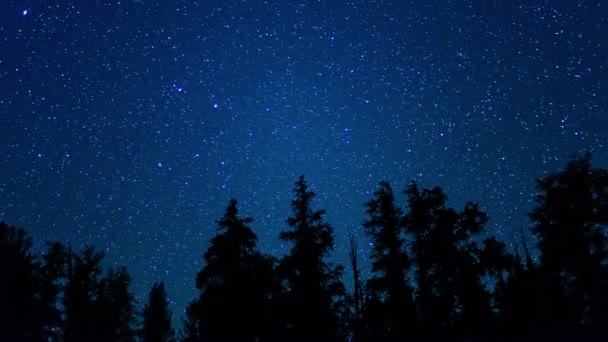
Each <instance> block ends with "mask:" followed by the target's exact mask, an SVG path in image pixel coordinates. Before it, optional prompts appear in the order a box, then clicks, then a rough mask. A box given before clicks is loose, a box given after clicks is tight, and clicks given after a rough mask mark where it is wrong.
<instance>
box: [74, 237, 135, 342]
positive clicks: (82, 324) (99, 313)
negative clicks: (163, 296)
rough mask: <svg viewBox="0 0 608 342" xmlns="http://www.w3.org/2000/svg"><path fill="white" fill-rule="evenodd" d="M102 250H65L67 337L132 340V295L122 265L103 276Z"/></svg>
mask: <svg viewBox="0 0 608 342" xmlns="http://www.w3.org/2000/svg"><path fill="white" fill-rule="evenodd" d="M103 258H104V253H103V252H96V251H95V249H94V248H93V247H86V248H85V249H84V251H83V252H82V255H75V254H73V253H72V251H71V248H70V249H69V251H68V267H67V268H68V270H67V284H66V286H65V294H64V297H63V306H64V310H65V340H66V341H132V340H133V339H134V337H135V333H134V329H133V323H134V314H133V295H132V294H131V293H129V289H128V287H129V285H130V282H131V278H130V276H129V274H128V273H127V270H126V269H125V268H124V267H121V268H119V269H118V270H114V269H110V270H109V271H108V272H107V274H106V275H105V276H104V277H102V273H103V270H102V268H101V265H100V263H101V260H102V259H103Z"/></svg>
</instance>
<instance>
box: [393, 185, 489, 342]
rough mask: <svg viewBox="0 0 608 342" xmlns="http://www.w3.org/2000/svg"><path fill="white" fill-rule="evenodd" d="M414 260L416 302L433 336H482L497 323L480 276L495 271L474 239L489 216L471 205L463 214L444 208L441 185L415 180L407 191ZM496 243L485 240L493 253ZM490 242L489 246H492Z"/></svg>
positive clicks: (407, 218)
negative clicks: (425, 185) (430, 186)
mask: <svg viewBox="0 0 608 342" xmlns="http://www.w3.org/2000/svg"><path fill="white" fill-rule="evenodd" d="M404 193H405V194H406V195H407V198H408V207H409V213H407V214H406V216H405V221H404V223H405V225H406V229H407V231H408V232H409V233H410V234H412V236H413V242H412V249H411V250H412V255H413V258H414V261H415V262H416V265H417V269H416V283H417V286H418V288H417V303H418V308H419V314H420V318H421V323H422V327H423V329H424V334H426V335H429V336H437V335H443V336H451V337H454V336H461V337H472V336H483V335H487V334H489V333H490V332H491V331H492V328H493V327H494V326H495V324H496V322H495V319H494V315H493V313H492V310H491V306H490V304H491V296H490V293H489V292H488V290H487V289H486V288H485V286H484V284H483V283H482V281H481V276H482V275H484V274H485V273H486V272H487V269H491V267H490V265H484V264H482V263H481V262H480V256H481V255H482V254H483V250H482V249H481V248H479V247H478V245H477V243H476V241H475V239H474V237H475V236H476V235H478V234H479V233H481V232H482V231H483V227H484V225H485V223H486V221H487V216H486V214H485V213H484V212H483V211H481V210H480V209H479V207H478V205H477V204H474V203H467V204H466V206H465V208H464V210H463V211H462V212H460V213H459V212H456V211H455V210H454V209H452V208H446V207H445V202H446V200H447V197H446V195H445V194H444V192H443V190H442V189H441V188H437V187H436V188H433V189H422V190H420V189H419V188H418V185H417V184H416V183H411V184H410V185H409V186H408V188H407V189H406V190H405V192H404ZM492 243H493V241H486V252H488V253H489V252H492V251H491V247H495V246H492V245H491V244H492ZM488 244H490V245H488Z"/></svg>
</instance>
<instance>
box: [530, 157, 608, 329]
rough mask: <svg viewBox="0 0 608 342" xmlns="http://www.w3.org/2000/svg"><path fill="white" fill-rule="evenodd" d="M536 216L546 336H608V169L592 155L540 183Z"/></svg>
mask: <svg viewBox="0 0 608 342" xmlns="http://www.w3.org/2000/svg"><path fill="white" fill-rule="evenodd" d="M537 189H538V195H537V198H536V207H535V208H534V210H533V211H532V212H531V213H530V218H531V219H532V220H533V221H534V226H533V227H532V232H533V233H534V234H536V236H537V238H538V250H539V252H540V264H539V265H538V269H537V270H536V272H537V273H538V274H537V279H536V281H537V284H538V286H540V290H541V291H539V292H538V294H539V297H540V298H537V300H538V301H539V302H540V303H541V304H540V308H539V312H538V317H540V318H541V319H540V320H538V321H537V325H538V327H539V329H540V330H541V332H555V333H559V334H573V335H581V334H583V333H585V334H593V335H603V336H604V337H606V338H608V330H607V329H606V324H608V268H607V264H608V248H607V247H608V245H607V244H606V242H607V236H606V233H607V231H606V228H607V227H608V171H606V170H603V169H597V168H593V167H592V166H591V156H590V154H586V155H585V156H584V157H582V158H580V159H576V160H572V161H570V162H568V164H567V166H566V169H565V170H563V171H562V172H559V173H554V174H551V175H549V176H547V177H545V178H543V179H539V180H538V181H537Z"/></svg>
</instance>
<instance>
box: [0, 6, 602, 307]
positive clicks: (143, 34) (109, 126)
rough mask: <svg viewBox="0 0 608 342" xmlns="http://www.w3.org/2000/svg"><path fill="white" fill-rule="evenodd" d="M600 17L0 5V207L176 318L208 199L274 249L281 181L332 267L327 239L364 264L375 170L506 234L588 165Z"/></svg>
mask: <svg viewBox="0 0 608 342" xmlns="http://www.w3.org/2000/svg"><path fill="white" fill-rule="evenodd" d="M490 3H493V4H490ZM607 18H608V4H606V2H604V1H599V0H596V1H585V0H579V1H571V0H567V1H566V0H561V1H557V0H551V1H549V0H547V1H536V0H534V1H447V0H446V1H440V0H437V1H426V0H425V1H350V2H348V3H346V2H343V1H266V2H263V1H252V0H250V1H226V0H221V1H154V0H140V1H133V0H123V1H120V2H119V1H112V0H97V1H93V0H91V1H75V0H72V1H69V0H61V1H60V0H50V1H49V0H45V1H34V0H21V1H16V0H5V1H2V3H1V4H0V162H2V167H0V219H1V220H5V221H7V222H9V223H11V224H15V225H18V226H21V227H25V228H26V229H27V230H28V231H29V232H30V233H31V234H32V235H33V236H34V238H35V239H36V241H37V242H39V245H38V246H39V247H40V245H41V244H42V242H43V241H46V240H60V241H64V242H70V243H72V244H73V245H74V246H75V247H81V246H83V245H86V244H93V245H94V246H96V247H97V248H99V249H101V250H105V251H107V263H106V264H107V266H113V265H117V266H118V265H126V266H127V267H128V269H129V271H130V273H131V274H132V276H133V278H134V287H133V290H134V291H136V293H137V294H138V298H139V299H140V300H143V298H144V297H143V296H142V294H144V293H146V292H147V291H148V290H149V288H150V286H151V285H152V283H153V282H154V281H157V280H163V281H165V282H166V283H167V288H168V291H169V294H170V297H171V300H172V301H173V302H174V303H175V304H176V305H175V306H174V311H175V312H176V314H177V315H179V314H181V310H182V309H183V306H184V305H185V304H186V303H187V302H188V301H189V300H190V299H192V298H193V296H194V294H195V291H194V277H195V274H196V272H197V271H198V270H199V269H200V268H201V267H202V258H201V255H202V253H203V252H204V250H205V249H206V247H207V242H208V240H209V239H210V238H211V237H212V236H213V235H214V232H215V224H214V222H213V221H214V220H216V219H219V218H220V216H221V215H222V213H223V210H224V208H225V206H226V205H227V204H228V200H229V198H230V197H235V198H237V199H238V200H239V204H240V208H241V213H243V214H247V215H252V216H253V217H254V219H255V221H254V222H253V224H252V227H253V228H254V230H255V232H256V233H257V234H258V236H259V240H260V241H259V242H260V247H261V249H262V250H263V251H265V252H268V253H272V254H274V255H276V256H280V255H282V253H284V252H285V251H287V250H288V247H289V246H285V245H283V244H282V243H280V242H279V240H278V234H279V232H280V231H281V230H284V229H286V228H287V225H286V223H285V220H286V218H287V216H288V215H289V213H290V208H289V204H290V199H291V194H290V190H291V189H292V187H293V182H294V181H295V180H296V179H297V177H298V176H299V175H300V174H305V175H306V177H307V180H308V181H309V184H310V185H311V187H312V189H313V190H314V191H316V192H317V194H318V197H317V200H316V202H315V204H316V205H317V207H318V208H325V209H326V210H327V212H328V214H327V219H328V221H329V222H330V223H332V224H333V226H334V228H335V232H336V242H337V245H336V251H335V254H334V256H335V258H336V260H337V261H344V262H346V261H347V254H346V252H347V249H348V246H347V241H348V240H347V235H348V233H349V232H352V233H353V234H355V235H356V236H357V237H358V241H359V244H360V247H361V251H362V256H366V254H367V250H368V248H367V247H368V246H367V239H366V238H365V236H364V235H363V233H362V228H361V222H362V220H363V219H364V215H363V212H364V208H363V203H364V202H365V201H366V200H368V199H369V198H370V197H371V192H373V190H374V188H375V186H376V184H377V183H378V181H380V180H388V181H390V182H391V183H392V184H393V186H394V188H395V190H397V191H400V190H402V189H404V188H405V186H406V185H407V184H408V183H409V181H410V180H413V179H414V180H416V181H418V182H419V183H420V184H421V185H422V186H424V187H433V186H442V187H444V189H445V190H446V192H447V194H448V197H449V198H450V204H452V205H454V206H457V207H460V206H462V205H463V204H464V203H465V201H467V200H473V201H479V202H480V203H481V205H482V207H483V208H484V209H485V210H487V212H488V214H489V216H490V220H491V221H490V223H489V224H488V232H489V233H491V234H497V235H498V236H499V238H501V239H503V240H504V241H505V242H507V243H508V244H510V243H511V241H512V240H511V236H512V235H513V234H514V233H515V234H518V233H517V231H518V230H519V229H520V228H522V227H527V226H529V221H528V220H527V217H526V212H527V211H528V210H529V209H530V208H531V206H532V204H533V195H534V192H533V189H534V179H535V178H538V177H542V176H544V175H546V174H547V172H552V171H556V170H558V169H559V168H561V167H562V166H563V165H564V164H565V162H566V161H567V160H568V159H569V158H570V157H571V156H574V155H576V154H577V153H580V152H581V151H586V150H593V151H594V163H595V164H596V165H598V166H604V167H606V166H608V140H607V137H608V133H607V132H608V113H607V108H608V103H607V102H608V100H607V94H608V90H607V87H608V83H607V81H608V38H607V37H608V23H607ZM399 201H400V203H401V204H404V198H403V196H399ZM345 280H346V281H347V282H348V281H350V278H345Z"/></svg>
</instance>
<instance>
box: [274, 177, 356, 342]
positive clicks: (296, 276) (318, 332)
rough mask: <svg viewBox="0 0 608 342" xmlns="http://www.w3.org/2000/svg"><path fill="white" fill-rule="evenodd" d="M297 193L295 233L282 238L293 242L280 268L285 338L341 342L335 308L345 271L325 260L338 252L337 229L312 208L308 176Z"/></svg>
mask: <svg viewBox="0 0 608 342" xmlns="http://www.w3.org/2000/svg"><path fill="white" fill-rule="evenodd" d="M293 193H294V195H295V197H294V199H293V200H292V202H291V207H292V211H293V216H291V217H289V218H288V219H287V223H288V225H289V227H291V228H292V230H289V231H283V232H281V233H280V236H279V238H280V239H281V240H283V241H286V242H291V243H293V246H292V248H291V251H290V253H289V254H288V255H286V256H285V257H284V258H283V259H282V260H281V262H280V265H279V272H280V275H281V279H282V283H283V287H284V290H285V291H284V292H283V293H282V296H281V298H280V301H281V302H282V303H283V306H282V307H283V312H282V315H281V317H282V318H283V319H284V321H283V323H282V324H281V325H282V326H283V327H284V328H285V330H284V331H283V332H282V333H283V334H285V336H284V340H291V341H295V340H307V341H308V340H310V339H311V338H314V339H323V340H337V339H339V338H340V334H341V333H342V332H341V327H340V318H339V317H338V314H337V312H338V310H337V307H336V304H339V303H340V301H339V300H340V299H341V298H342V296H344V294H345V289H344V284H343V283H342V281H341V280H340V277H341V275H342V272H343V267H342V266H334V265H333V264H331V263H329V262H327V261H325V258H326V257H327V256H328V255H329V253H330V252H331V251H332V250H333V245H334V236H333V228H332V227H331V225H329V224H328V223H327V222H325V220H324V219H323V215H324V214H325V211H324V210H316V211H315V210H313V209H312V200H313V198H314V197H315V193H314V192H312V191H309V190H308V185H307V184H306V181H305V180H304V176H300V177H299V179H298V181H297V182H296V183H295V188H294V190H293Z"/></svg>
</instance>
